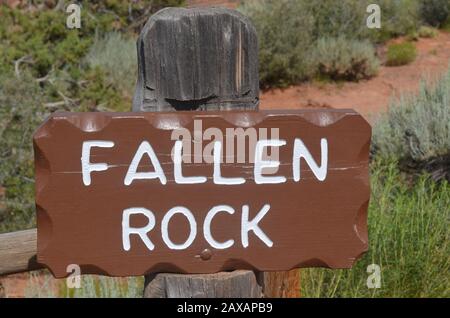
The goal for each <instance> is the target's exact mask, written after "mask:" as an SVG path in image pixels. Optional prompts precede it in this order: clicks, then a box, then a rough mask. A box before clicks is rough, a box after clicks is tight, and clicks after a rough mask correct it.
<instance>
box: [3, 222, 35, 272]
mask: <svg viewBox="0 0 450 318" xmlns="http://www.w3.org/2000/svg"><path fill="white" fill-rule="evenodd" d="M36 252H37V231H36V229H31V230H26V231H19V232H12V233H5V234H0V275H7V274H13V273H20V272H27V271H33V270H36V269H40V268H43V266H42V265H40V264H38V263H37V262H36Z"/></svg>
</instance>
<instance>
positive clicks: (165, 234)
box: [161, 206, 197, 250]
mask: <svg viewBox="0 0 450 318" xmlns="http://www.w3.org/2000/svg"><path fill="white" fill-rule="evenodd" d="M175 214H182V215H184V216H185V217H186V219H187V220H188V222H189V227H190V233H189V237H188V238H187V240H186V242H184V243H183V244H175V243H173V242H172V240H171V239H170V238H169V221H170V219H171V218H172V217H173V216H174V215H175ZM161 234H162V238H163V241H164V243H166V245H167V247H168V248H170V249H172V250H184V249H187V248H188V247H189V246H191V244H192V242H194V240H195V237H196V236H197V222H196V221H195V218H194V215H193V214H192V212H191V211H189V210H188V209H187V208H185V207H183V206H177V207H174V208H172V209H170V210H169V212H167V214H166V215H164V218H163V220H162V223H161Z"/></svg>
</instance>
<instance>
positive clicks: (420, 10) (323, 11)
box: [239, 0, 449, 88]
mask: <svg viewBox="0 0 450 318" xmlns="http://www.w3.org/2000/svg"><path fill="white" fill-rule="evenodd" d="M372 2H373V1H366V0H363V1H360V0H344V1H333V0H321V1H313V2H312V1H307V0H280V1H270V0H247V1H243V2H242V4H241V6H240V7H239V10H241V11H242V12H243V13H244V14H245V15H247V16H249V17H250V18H251V19H252V21H253V22H254V24H255V26H256V29H257V31H258V36H259V44H260V52H259V58H260V81H261V86H262V87H263V88H270V87H286V86H289V85H292V84H297V83H299V82H302V81H307V80H311V79H314V78H317V77H319V78H323V77H326V78H327V77H331V79H333V80H336V79H346V80H361V79H368V78H371V77H373V76H375V75H376V74H377V66H378V65H379V64H380V61H379V57H378V56H376V55H375V53H372V52H375V47H376V46H379V45H380V44H383V43H385V42H386V41H388V40H390V39H392V38H395V37H398V36H409V38H410V39H411V38H414V35H416V36H417V37H418V36H421V37H433V36H435V35H436V30H435V29H433V28H431V26H434V27H445V26H446V24H447V21H448V20H449V2H448V1H447V0H436V1H434V0H433V1H425V0H398V1H390V0H382V1H377V2H376V3H377V4H379V6H380V8H381V11H382V12H383V17H382V27H381V28H380V29H376V28H375V29H369V28H367V26H366V19H367V17H368V13H367V12H366V8H367V6H368V5H369V4H371V3H372ZM344 41H347V42H348V44H349V45H347V46H345V48H344V47H343V44H344ZM412 47H414V43H408V44H404V45H403V46H402V47H394V48H393V49H392V50H393V51H394V52H391V53H390V54H391V55H394V56H393V57H392V58H391V59H390V60H388V65H392V66H398V65H404V64H407V63H410V62H412V61H413V60H414V57H415V55H414V54H413V51H415V48H412ZM321 48H322V50H321ZM324 48H327V49H333V48H334V49H335V50H338V51H337V52H335V51H332V52H329V51H327V52H325V55H324V54H323V52H324V50H323V49H324ZM399 51H400V52H399ZM321 53H322V54H321ZM332 55H334V56H332ZM399 55H400V56H399ZM317 58H318V59H319V61H315V60H316V59H317ZM323 59H328V61H326V62H327V63H326V65H327V66H328V65H330V64H331V65H332V69H333V70H332V71H331V74H330V67H324V65H323V63H321V62H322V60H323ZM349 61H352V62H349ZM314 62H316V63H314ZM336 71H337V72H338V73H339V74H351V76H348V75H344V76H342V75H340V76H337V77H336V76H333V74H334V75H336Z"/></svg>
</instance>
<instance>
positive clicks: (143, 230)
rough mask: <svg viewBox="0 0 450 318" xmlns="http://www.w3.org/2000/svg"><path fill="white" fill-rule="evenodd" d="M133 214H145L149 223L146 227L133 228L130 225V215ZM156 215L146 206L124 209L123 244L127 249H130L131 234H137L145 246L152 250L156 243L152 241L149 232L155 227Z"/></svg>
mask: <svg viewBox="0 0 450 318" xmlns="http://www.w3.org/2000/svg"><path fill="white" fill-rule="evenodd" d="M133 214H142V215H145V216H146V217H147V219H148V223H147V225H146V226H144V227H140V228H132V227H130V216H131V215H133ZM155 223H156V222H155V215H154V214H153V212H152V211H150V210H147V209H145V208H130V209H126V210H124V211H123V214H122V244H123V249H124V250H125V251H129V250H130V248H131V246H130V235H131V234H137V235H139V237H140V238H141V240H142V241H143V242H144V244H145V246H147V248H148V249H149V250H150V251H152V250H153V249H154V248H155V245H153V243H152V242H151V241H150V239H149V238H148V236H147V233H148V232H150V231H151V230H152V229H153V228H154V227H155Z"/></svg>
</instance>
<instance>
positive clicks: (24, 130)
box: [0, 74, 47, 232]
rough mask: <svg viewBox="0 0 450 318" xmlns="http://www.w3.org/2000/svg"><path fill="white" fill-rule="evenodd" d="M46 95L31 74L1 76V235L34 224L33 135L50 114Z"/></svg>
mask: <svg viewBox="0 0 450 318" xmlns="http://www.w3.org/2000/svg"><path fill="white" fill-rule="evenodd" d="M43 101H44V94H43V92H42V90H41V88H40V87H39V85H38V84H37V83H36V81H35V80H34V79H33V78H32V77H31V76H29V75H27V74H23V77H22V78H21V79H16V78H15V77H14V75H12V74H3V75H2V76H1V77H0V105H1V107H0V150H1V151H0V162H1V165H0V186H1V187H4V188H6V193H5V196H4V198H3V199H2V201H3V202H1V201H0V232H7V231H13V230H19V229H25V228H30V227H32V226H34V225H35V221H34V163H33V155H32V154H33V152H32V151H33V150H32V134H33V132H34V130H35V129H36V128H37V127H38V125H40V124H41V123H42V121H43V120H44V118H45V117H46V115H47V112H46V110H45V108H44V107H43V105H42V103H43Z"/></svg>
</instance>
